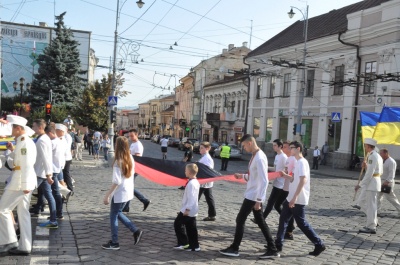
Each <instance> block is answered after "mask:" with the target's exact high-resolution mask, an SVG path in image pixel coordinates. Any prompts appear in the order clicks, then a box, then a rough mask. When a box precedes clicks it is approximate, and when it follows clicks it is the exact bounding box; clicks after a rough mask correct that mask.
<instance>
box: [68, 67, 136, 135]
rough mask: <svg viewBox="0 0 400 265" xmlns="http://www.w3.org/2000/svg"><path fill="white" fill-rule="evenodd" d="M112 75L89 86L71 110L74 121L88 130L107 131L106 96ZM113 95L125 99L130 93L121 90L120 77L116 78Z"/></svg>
mask: <svg viewBox="0 0 400 265" xmlns="http://www.w3.org/2000/svg"><path fill="white" fill-rule="evenodd" d="M111 84H112V75H111V74H109V75H108V76H107V77H103V78H102V79H101V80H100V81H99V80H96V82H95V83H94V84H91V85H89V86H88V87H87V88H85V89H84V90H83V93H82V97H80V98H79V99H77V101H76V105H75V107H74V109H73V112H72V113H73V117H74V119H75V120H76V121H77V122H78V123H79V124H80V125H83V126H88V127H89V128H90V129H93V130H99V131H103V132H105V131H107V127H108V118H109V112H108V109H107V101H108V96H109V95H110V93H111ZM116 84H117V86H116V91H115V95H116V96H118V97H125V96H127V95H128V94H130V92H128V91H124V90H121V88H122V84H123V79H122V76H121V75H118V76H117V77H116Z"/></svg>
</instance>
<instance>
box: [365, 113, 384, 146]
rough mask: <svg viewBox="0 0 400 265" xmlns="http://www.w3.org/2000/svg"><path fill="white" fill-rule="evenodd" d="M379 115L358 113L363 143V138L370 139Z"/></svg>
mask: <svg viewBox="0 0 400 265" xmlns="http://www.w3.org/2000/svg"><path fill="white" fill-rule="evenodd" d="M380 115H381V114H380V113H376V112H367V111H360V122H361V135H362V140H363V142H364V139H365V138H372V136H373V135H374V132H375V126H376V124H377V123H378V121H379V116H380Z"/></svg>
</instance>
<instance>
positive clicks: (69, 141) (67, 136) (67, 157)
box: [64, 133, 72, 161]
mask: <svg viewBox="0 0 400 265" xmlns="http://www.w3.org/2000/svg"><path fill="white" fill-rule="evenodd" d="M64 139H65V140H66V141H67V152H66V153H65V160H66V161H70V160H72V153H71V146H72V137H71V135H70V134H69V133H66V134H65V135H64Z"/></svg>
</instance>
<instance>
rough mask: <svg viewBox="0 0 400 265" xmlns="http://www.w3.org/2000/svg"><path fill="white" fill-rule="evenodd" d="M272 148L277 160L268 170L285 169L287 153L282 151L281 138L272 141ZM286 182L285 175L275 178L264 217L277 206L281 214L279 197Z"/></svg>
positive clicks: (253, 220) (278, 170) (254, 221)
mask: <svg viewBox="0 0 400 265" xmlns="http://www.w3.org/2000/svg"><path fill="white" fill-rule="evenodd" d="M272 148H273V149H274V151H275V152H276V156H275V161H274V166H273V167H269V168H268V171H271V172H280V171H282V170H285V164H286V160H287V156H286V154H285V153H284V152H283V151H282V148H283V143H282V140H281V139H275V140H274V141H273V142H272ZM284 183H285V179H284V178H283V177H279V178H276V179H274V182H273V184H272V185H273V188H272V190H271V194H270V195H269V198H268V202H267V206H266V207H265V210H264V213H263V216H264V219H265V218H267V217H268V215H269V214H270V213H271V211H272V209H273V208H275V210H276V211H277V212H278V213H279V214H281V204H282V202H278V199H279V198H280V197H281V194H282V192H283V185H284ZM251 221H252V222H253V223H256V220H255V219H254V218H253V219H251Z"/></svg>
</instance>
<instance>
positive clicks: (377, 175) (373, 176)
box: [359, 150, 383, 230]
mask: <svg viewBox="0 0 400 265" xmlns="http://www.w3.org/2000/svg"><path fill="white" fill-rule="evenodd" d="M366 163H367V169H366V172H365V175H364V178H363V180H362V181H361V183H360V187H361V189H362V190H364V192H361V194H360V199H359V201H360V206H361V210H362V211H363V212H364V213H365V214H366V215H367V224H366V226H365V227H367V228H370V229H374V230H375V229H376V225H377V224H378V218H377V210H378V207H377V196H378V192H379V191H381V175H382V172H383V161H382V157H381V156H380V155H379V154H378V153H377V152H376V151H375V150H372V151H371V152H370V153H369V154H368V156H367V161H366Z"/></svg>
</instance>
